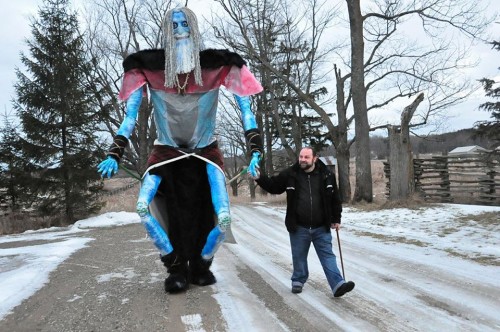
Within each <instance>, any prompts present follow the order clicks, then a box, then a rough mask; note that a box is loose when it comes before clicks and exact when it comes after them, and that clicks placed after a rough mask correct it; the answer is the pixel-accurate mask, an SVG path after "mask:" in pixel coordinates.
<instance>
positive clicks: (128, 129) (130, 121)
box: [116, 88, 142, 138]
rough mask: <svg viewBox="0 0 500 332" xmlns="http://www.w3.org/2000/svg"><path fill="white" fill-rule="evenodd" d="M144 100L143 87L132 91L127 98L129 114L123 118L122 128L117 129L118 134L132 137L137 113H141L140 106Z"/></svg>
mask: <svg viewBox="0 0 500 332" xmlns="http://www.w3.org/2000/svg"><path fill="white" fill-rule="evenodd" d="M141 102H142V88H139V89H137V90H135V91H134V92H132V94H131V95H130V97H129V98H128V99H127V108H126V112H127V115H126V116H125V119H123V122H122V124H121V125H120V128H119V129H118V131H117V133H116V134H117V135H122V136H124V137H126V138H130V135H131V134H132V131H133V130H134V127H135V120H136V119H137V114H138V113H139V107H140V106H141Z"/></svg>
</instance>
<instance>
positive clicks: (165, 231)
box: [98, 8, 262, 292]
mask: <svg viewBox="0 0 500 332" xmlns="http://www.w3.org/2000/svg"><path fill="white" fill-rule="evenodd" d="M164 32H165V42H164V46H165V49H164V50H145V51H140V52H137V53H134V54H132V55H130V56H128V57H127V58H126V59H125V61H124V63H123V67H124V70H125V75H124V78H123V85H122V88H121V91H120V95H119V97H120V98H121V99H122V100H126V112H127V115H126V118H125V119H124V121H123V123H122V124H121V126H120V128H119V130H118V132H117V135H116V136H115V138H114V142H113V145H112V147H111V149H110V151H109V153H108V156H107V159H106V160H104V161H103V162H102V163H101V164H99V166H98V170H99V172H100V173H102V175H103V176H108V177H110V176H111V175H113V174H114V173H116V172H117V171H118V162H119V161H120V158H121V157H122V155H123V152H124V149H125V147H126V146H127V144H128V138H129V137H130V135H131V133H132V130H133V128H134V125H135V121H136V118H137V113H138V111H139V107H140V105H141V101H142V98H143V96H144V95H146V94H145V92H146V89H149V94H150V98H151V101H152V103H153V106H154V119H155V123H156V128H157V134H158V139H157V140H156V141H155V146H154V148H153V151H152V153H151V155H150V157H149V159H148V168H147V170H146V172H145V174H144V175H143V180H142V186H141V190H140V193H139V199H138V202H137V212H138V214H139V216H140V218H141V221H142V224H143V225H144V227H145V228H146V230H147V232H148V234H149V235H150V237H151V239H152V240H153V242H154V244H155V246H156V247H157V248H158V249H159V251H160V256H161V260H162V262H163V263H164V264H165V266H166V267H167V270H168V272H169V276H168V278H167V279H166V280H165V290H166V291H167V292H178V291H182V290H185V289H186V288H187V287H188V285H189V283H192V284H197V285H210V284H213V283H215V282H216V280H215V277H214V275H213V274H212V272H211V271H210V269H209V268H210V265H211V263H212V260H213V257H214V254H215V252H216V250H217V249H218V247H219V246H220V244H221V243H222V241H223V240H224V238H225V232H226V229H227V227H228V226H229V225H230V223H231V215H230V211H229V198H228V194H227V191H226V186H225V177H224V173H223V158H222V155H221V152H220V150H219V149H218V147H217V142H216V139H215V136H214V130H215V121H216V112H217V104H218V96H219V88H220V86H221V85H223V86H225V88H226V89H227V90H228V91H230V92H231V93H233V94H234V96H235V99H236V101H237V103H238V105H239V108H240V110H241V113H242V121H243V128H244V130H245V136H246V139H247V142H248V144H249V146H250V148H251V151H252V159H251V162H250V165H249V171H250V172H252V173H256V172H258V167H259V160H260V156H261V153H262V148H261V147H262V141H261V138H260V135H259V131H258V130H257V126H256V122H255V117H254V115H253V113H252V112H251V110H250V99H249V96H250V95H253V94H256V93H259V92H260V91H262V87H261V85H260V84H259V82H258V81H257V80H256V79H255V77H254V76H253V75H252V74H251V73H250V71H249V70H248V68H247V67H246V66H245V62H244V61H243V59H242V58H241V57H240V56H239V55H238V54H236V53H232V52H229V51H227V50H211V49H208V50H203V51H200V34H199V31H198V25H197V20H196V17H195V15H194V13H193V12H192V11H191V10H189V9H187V8H176V9H172V10H169V11H168V12H167V14H166V15H165V20H164ZM214 215H215V216H216V218H214ZM164 219H167V220H168V222H167V224H168V226H165V224H164ZM162 225H163V227H162Z"/></svg>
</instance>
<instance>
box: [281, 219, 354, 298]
mask: <svg viewBox="0 0 500 332" xmlns="http://www.w3.org/2000/svg"><path fill="white" fill-rule="evenodd" d="M311 242H312V243H313V245H314V249H315V250H316V254H317V255H318V258H319V260H320V262H321V266H323V271H324V272H325V275H326V279H327V280H328V284H330V288H331V289H332V292H333V293H334V294H335V291H336V290H337V289H338V288H339V287H340V286H341V285H342V284H343V283H345V281H344V278H342V275H341V274H340V271H339V268H338V267H337V257H336V256H335V254H334V253H333V250H332V233H331V232H325V228H324V227H318V228H313V229H309V228H304V227H300V226H298V227H297V231H296V232H295V233H290V246H291V248H292V259H293V274H292V285H300V286H302V285H304V284H305V282H306V281H307V278H308V277H309V269H308V267H307V255H308V253H309V247H310V246H311Z"/></svg>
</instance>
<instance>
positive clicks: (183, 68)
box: [175, 38, 195, 74]
mask: <svg viewBox="0 0 500 332" xmlns="http://www.w3.org/2000/svg"><path fill="white" fill-rule="evenodd" d="M175 49H176V56H177V68H176V70H175V72H176V73H177V74H185V73H189V72H190V71H192V70H193V69H194V67H195V64H194V57H193V42H192V41H191V38H185V39H179V40H177V41H176V43H175Z"/></svg>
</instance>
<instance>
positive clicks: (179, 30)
mask: <svg viewBox="0 0 500 332" xmlns="http://www.w3.org/2000/svg"><path fill="white" fill-rule="evenodd" d="M172 24H173V31H174V38H175V39H183V38H188V37H189V34H190V33H191V29H190V28H189V24H188V22H187V19H186V15H184V13H183V12H173V13H172Z"/></svg>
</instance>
